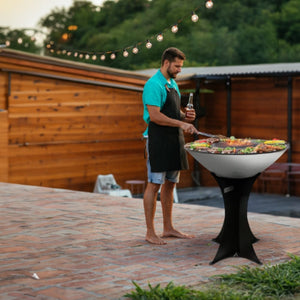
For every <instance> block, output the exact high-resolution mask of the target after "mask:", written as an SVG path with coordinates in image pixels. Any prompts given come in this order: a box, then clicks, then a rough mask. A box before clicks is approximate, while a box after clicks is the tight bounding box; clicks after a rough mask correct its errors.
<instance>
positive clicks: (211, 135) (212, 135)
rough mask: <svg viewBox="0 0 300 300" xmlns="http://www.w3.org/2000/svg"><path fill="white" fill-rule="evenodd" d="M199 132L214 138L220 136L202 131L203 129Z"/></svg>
mask: <svg viewBox="0 0 300 300" xmlns="http://www.w3.org/2000/svg"><path fill="white" fill-rule="evenodd" d="M197 134H198V135H203V136H207V137H213V138H217V137H218V136H217V135H214V134H210V133H206V132H201V131H198V132H197Z"/></svg>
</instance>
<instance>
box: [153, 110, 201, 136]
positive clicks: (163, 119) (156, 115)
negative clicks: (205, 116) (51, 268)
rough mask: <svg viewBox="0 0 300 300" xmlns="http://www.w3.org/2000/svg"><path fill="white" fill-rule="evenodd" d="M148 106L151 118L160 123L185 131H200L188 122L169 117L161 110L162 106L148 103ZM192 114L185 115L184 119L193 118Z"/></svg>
mask: <svg viewBox="0 0 300 300" xmlns="http://www.w3.org/2000/svg"><path fill="white" fill-rule="evenodd" d="M147 108H148V112H149V115H150V120H151V121H152V122H154V123H156V124H158V125H161V126H170V127H179V128H181V129H182V130H183V131H184V132H188V133H197V132H198V130H197V129H196V128H195V127H194V126H193V125H192V124H188V123H186V122H183V121H180V120H176V119H172V118H169V117H167V116H166V115H164V114H163V113H161V112H160V108H159V107H158V106H153V105H147ZM180 115H181V114H180ZM191 115H192V113H191V114H189V115H184V117H185V118H184V119H186V120H191V118H192V117H191ZM194 119H195V118H194ZM194 119H193V120H194ZM193 120H192V121H193Z"/></svg>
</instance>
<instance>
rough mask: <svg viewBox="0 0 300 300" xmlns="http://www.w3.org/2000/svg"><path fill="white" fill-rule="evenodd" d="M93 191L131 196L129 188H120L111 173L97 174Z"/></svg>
mask: <svg viewBox="0 0 300 300" xmlns="http://www.w3.org/2000/svg"><path fill="white" fill-rule="evenodd" d="M94 193H99V194H108V195H111V196H121V197H129V198H132V194H131V192H130V190H128V189H122V188H121V187H120V186H119V185H118V184H117V182H116V180H115V177H114V175H113V174H107V175H98V176H97V179H96V183H95V186H94Z"/></svg>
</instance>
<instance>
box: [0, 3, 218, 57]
mask: <svg viewBox="0 0 300 300" xmlns="http://www.w3.org/2000/svg"><path fill="white" fill-rule="evenodd" d="M204 1H205V7H206V8H207V9H211V8H212V7H213V1H212V0H204ZM199 8H200V7H198V8H196V9H194V10H193V11H192V13H191V14H188V15H186V16H185V17H184V18H183V19H185V18H187V17H189V16H190V17H191V20H192V21H193V22H197V21H198V20H199V16H198V15H197V14H196V12H197V11H198V9H199ZM183 19H180V20H178V21H177V23H174V24H173V25H172V26H171V28H170V27H169V29H171V32H172V33H177V32H178V30H179V27H178V24H179V23H181V22H182V21H183ZM75 27H76V25H74V30H76V29H77V27H76V29H75ZM70 28H71V27H70ZM72 28H73V25H72ZM167 29H168V28H165V29H164V30H162V31H161V32H160V33H159V34H157V35H154V36H152V37H150V38H148V39H147V40H146V45H145V46H146V48H147V49H151V48H152V40H153V39H156V41H157V42H161V41H163V40H164V36H163V33H164V32H165V31H166V30H167ZM24 30H25V29H24ZM26 30H31V33H30V34H32V36H31V41H33V42H35V41H36V37H35V36H34V35H35V34H36V33H40V34H43V35H45V36H46V35H47V34H46V33H44V32H42V31H37V30H35V29H26ZM70 30H71V29H70ZM61 38H64V39H65V40H69V39H70V38H71V35H70V34H68V33H64V34H63V36H61ZM16 41H17V42H18V43H19V44H23V47H26V46H29V44H28V43H25V44H24V41H23V39H22V37H19V38H18V39H16ZM3 44H4V42H3ZM10 45H11V41H9V40H6V41H5V44H4V46H6V47H9V46H10ZM140 45H142V42H138V43H137V44H136V45H135V46H128V47H126V48H123V49H122V48H121V49H119V50H114V51H108V52H104V51H101V52H94V51H93V52H91V51H81V50H68V49H62V48H60V47H58V45H56V44H55V43H54V42H53V41H50V42H48V43H47V44H46V49H47V50H48V51H49V52H50V53H56V54H57V55H61V54H63V55H68V56H71V55H73V56H74V57H75V58H79V59H83V58H85V59H86V60H89V59H92V60H93V61H96V60H97V57H99V58H100V60H102V61H104V60H105V59H106V55H109V56H110V58H111V59H112V60H114V59H116V58H117V54H118V53H121V54H122V56H123V57H128V56H129V49H131V50H130V51H132V53H133V54H137V53H138V52H139V48H138V46H140Z"/></svg>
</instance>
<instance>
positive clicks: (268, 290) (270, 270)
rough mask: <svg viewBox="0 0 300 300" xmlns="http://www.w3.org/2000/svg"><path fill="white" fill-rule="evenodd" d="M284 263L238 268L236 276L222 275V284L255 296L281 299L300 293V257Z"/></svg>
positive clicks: (294, 257) (293, 257)
mask: <svg viewBox="0 0 300 300" xmlns="http://www.w3.org/2000/svg"><path fill="white" fill-rule="evenodd" d="M291 258H292V259H291V261H288V262H286V263H283V264H280V265H275V266H266V267H265V268H249V267H248V266H246V267H242V268H240V271H239V272H238V273H236V274H230V275H222V276H220V278H221V279H222V283H226V284H227V285H228V286H231V287H239V288H240V289H242V290H247V291H248V292H249V293H250V294H251V295H252V299H256V298H254V297H255V296H256V295H257V296H260V295H264V296H268V297H276V298H282V299H284V297H286V296H290V295H293V294H296V293H300V257H297V256H291Z"/></svg>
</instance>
